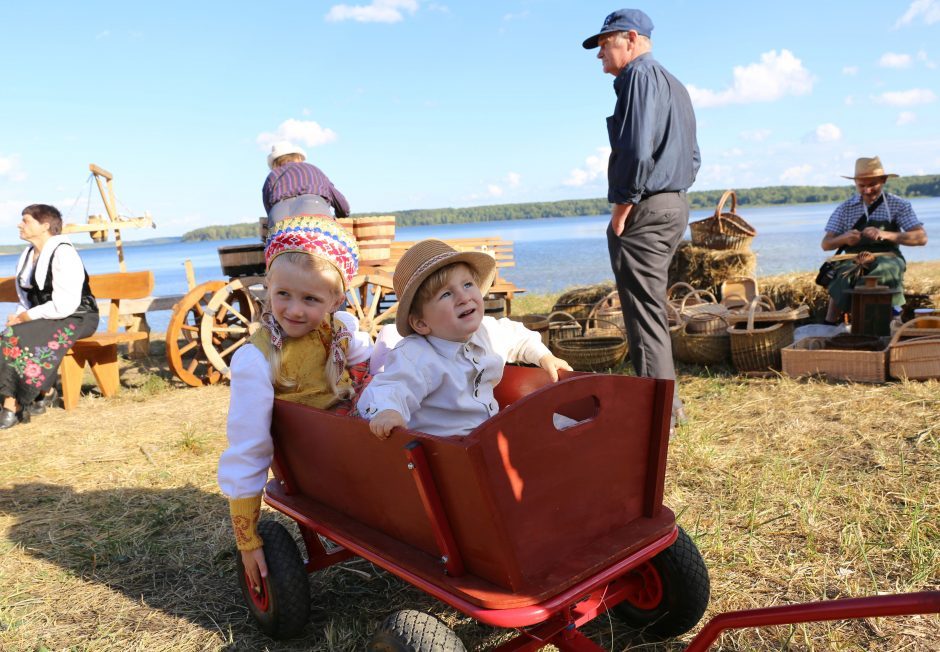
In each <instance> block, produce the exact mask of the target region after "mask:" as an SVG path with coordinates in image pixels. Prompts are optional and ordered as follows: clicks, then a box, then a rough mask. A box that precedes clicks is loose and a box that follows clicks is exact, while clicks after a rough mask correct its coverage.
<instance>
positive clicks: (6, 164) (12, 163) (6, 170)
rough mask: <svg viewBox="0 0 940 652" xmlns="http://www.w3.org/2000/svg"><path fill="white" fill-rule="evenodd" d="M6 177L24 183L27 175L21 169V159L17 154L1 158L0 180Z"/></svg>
mask: <svg viewBox="0 0 940 652" xmlns="http://www.w3.org/2000/svg"><path fill="white" fill-rule="evenodd" d="M2 177H6V178H8V179H10V180H11V181H23V180H25V179H26V174H25V173H24V172H23V170H22V169H21V168H20V157H19V156H18V155H17V154H13V155H11V156H0V178H2Z"/></svg>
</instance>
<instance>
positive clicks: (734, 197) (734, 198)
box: [715, 190, 738, 220]
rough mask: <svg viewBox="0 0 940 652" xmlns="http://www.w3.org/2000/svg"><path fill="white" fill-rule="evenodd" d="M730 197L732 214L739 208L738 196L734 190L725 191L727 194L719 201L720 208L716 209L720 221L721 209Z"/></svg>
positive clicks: (716, 215)
mask: <svg viewBox="0 0 940 652" xmlns="http://www.w3.org/2000/svg"><path fill="white" fill-rule="evenodd" d="M728 197H731V211H730V212H731V213H734V212H735V209H736V208H737V207H738V196H737V195H736V194H735V192H734V191H733V190H725V194H723V195H722V196H721V199H719V200H718V206H716V207H715V217H717V218H718V219H719V220H720V219H721V213H722V212H723V211H722V210H721V209H722V208H723V207H724V205H725V202H726V201H728Z"/></svg>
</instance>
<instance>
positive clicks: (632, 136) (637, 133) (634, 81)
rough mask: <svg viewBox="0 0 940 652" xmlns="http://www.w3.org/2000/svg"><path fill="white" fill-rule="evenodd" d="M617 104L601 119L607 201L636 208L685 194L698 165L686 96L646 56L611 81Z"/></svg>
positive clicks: (676, 81)
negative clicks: (606, 142)
mask: <svg viewBox="0 0 940 652" xmlns="http://www.w3.org/2000/svg"><path fill="white" fill-rule="evenodd" d="M614 91H615V92H616V93H617V105H616V106H615V107H614V114H613V115H612V116H610V117H609V118H607V133H608V135H609V137H610V149H611V152H610V162H609V164H608V166H607V182H608V191H607V199H608V201H610V202H611V203H612V204H637V203H639V202H640V200H642V199H644V198H645V197H648V196H650V195H655V194H657V193H660V192H667V191H677V190H688V189H689V187H690V186H691V185H692V183H693V182H694V181H695V175H696V173H697V172H698V169H699V165H700V164H701V157H700V155H699V149H698V142H697V141H696V138H695V113H694V112H693V111H692V100H691V99H690V98H689V93H688V91H687V90H686V89H685V86H683V85H682V84H681V83H680V82H679V80H678V79H676V78H675V77H673V76H672V75H671V74H670V73H669V72H668V71H667V70H666V69H665V68H663V67H662V66H661V65H660V64H659V62H657V61H656V60H655V59H653V57H652V55H651V54H649V53H646V54H642V55H640V56H638V57H637V58H636V59H634V60H633V61H631V62H630V63H629V64H628V65H627V66H625V67H624V69H623V70H622V71H620V74H619V75H617V78H616V79H615V80H614Z"/></svg>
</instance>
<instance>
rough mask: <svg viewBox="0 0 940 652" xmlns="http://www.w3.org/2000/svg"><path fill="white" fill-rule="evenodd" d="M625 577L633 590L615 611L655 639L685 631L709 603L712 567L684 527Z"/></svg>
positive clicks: (696, 620)
mask: <svg viewBox="0 0 940 652" xmlns="http://www.w3.org/2000/svg"><path fill="white" fill-rule="evenodd" d="M624 579H626V580H627V581H629V582H630V583H631V584H632V586H633V590H632V591H631V592H630V594H629V595H628V597H627V599H626V600H624V601H623V602H621V603H620V604H619V605H617V606H616V607H614V612H615V613H617V615H618V616H619V617H620V618H621V619H623V620H624V622H626V623H627V624H628V625H629V626H630V627H633V628H634V629H637V630H641V631H642V632H643V634H645V635H649V636H651V637H654V638H668V637H671V636H679V635H681V634H685V633H686V632H687V631H689V630H690V629H692V628H693V627H695V625H696V623H698V621H699V620H700V619H701V618H702V614H704V613H705V608H706V607H707V606H708V597H709V594H710V592H711V589H710V584H709V580H708V569H707V568H706V567H705V561H704V560H703V559H702V555H701V554H700V553H699V551H698V548H696V547H695V544H694V543H693V542H692V539H690V538H689V535H688V534H686V533H685V530H683V529H682V528H681V527H680V528H679V537H678V538H677V539H676V540H675V541H674V542H673V544H672V545H671V546H669V547H668V548H666V549H665V550H663V551H662V552H661V553H659V554H658V555H656V556H655V557H653V558H652V559H651V560H650V561H648V562H646V563H644V564H641V565H640V566H639V567H637V568H635V569H634V570H633V571H632V572H631V573H630V575H629V576H627V577H625V578H624Z"/></svg>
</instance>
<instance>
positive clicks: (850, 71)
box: [842, 66, 858, 77]
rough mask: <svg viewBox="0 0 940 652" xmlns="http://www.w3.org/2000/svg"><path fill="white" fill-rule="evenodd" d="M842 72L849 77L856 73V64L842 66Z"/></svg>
mask: <svg viewBox="0 0 940 652" xmlns="http://www.w3.org/2000/svg"><path fill="white" fill-rule="evenodd" d="M842 74H843V75H849V76H850V77H851V76H853V75H857V74H858V66H843V67H842Z"/></svg>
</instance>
